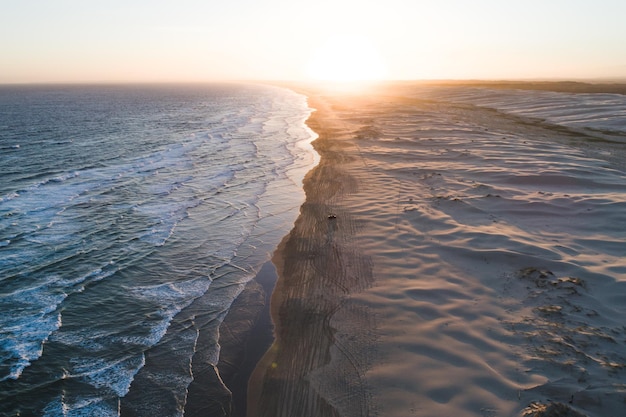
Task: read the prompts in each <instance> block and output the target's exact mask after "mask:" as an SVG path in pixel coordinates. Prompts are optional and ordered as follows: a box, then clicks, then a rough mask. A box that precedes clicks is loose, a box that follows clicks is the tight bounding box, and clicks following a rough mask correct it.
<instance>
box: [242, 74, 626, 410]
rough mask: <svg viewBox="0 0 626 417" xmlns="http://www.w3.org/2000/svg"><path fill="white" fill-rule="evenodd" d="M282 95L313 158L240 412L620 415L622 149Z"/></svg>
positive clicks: (461, 114)
mask: <svg viewBox="0 0 626 417" xmlns="http://www.w3.org/2000/svg"><path fill="white" fill-rule="evenodd" d="M295 89H296V90H297V91H300V92H303V93H305V94H307V96H308V97H309V104H310V106H311V107H313V108H315V109H316V110H317V111H316V112H314V113H313V115H312V116H311V118H310V119H309V121H308V123H309V125H310V127H311V128H312V129H313V130H314V131H315V132H317V133H318V134H319V139H317V140H316V142H315V143H314V146H315V149H316V150H317V152H319V154H320V156H321V160H320V163H319V165H318V166H317V167H316V168H315V169H314V170H312V171H311V172H310V173H309V174H308V175H307V177H306V179H305V182H304V188H305V191H306V202H305V203H304V205H303V206H302V208H301V213H300V217H299V219H298V220H297V222H296V224H295V227H294V229H293V230H292V232H291V233H290V234H289V235H288V236H287V237H286V238H285V239H284V240H283V242H282V243H281V245H280V247H279V249H278V250H277V251H276V253H275V256H274V259H273V262H274V264H275V265H276V268H277V270H278V274H279V280H278V283H277V286H276V289H275V291H274V293H273V298H272V317H273V320H274V323H275V338H276V339H275V342H274V344H273V345H272V347H271V348H270V350H269V351H268V353H267V354H266V355H265V356H264V358H263V360H262V361H261V362H260V363H259V365H258V366H257V368H256V370H255V372H254V374H253V377H252V378H251V380H250V384H249V397H248V416H250V417H256V416H261V417H270V416H271V417H280V416H285V417H294V416H298V417H308V416H311V417H313V416H315V417H324V416H345V417H348V416H349V417H353V416H381V417H383V416H385V417H386V416H424V417H426V416H428V417H430V416H436V415H439V416H454V417H464V416H520V415H522V414H525V415H543V414H541V413H542V410H544V411H545V409H547V408H548V407H547V406H543V405H541V404H549V402H550V401H553V402H559V403H562V404H564V405H563V407H566V408H570V409H571V410H572V413H573V410H577V411H578V412H580V413H582V414H583V415H588V416H598V417H599V416H620V415H625V414H624V412H625V411H624V410H626V369H625V366H626V347H625V344H626V327H625V326H626V321H625V319H624V317H626V315H625V313H626V311H625V310H626V256H624V255H625V254H626V244H625V243H624V242H625V241H626V232H625V231H626V174H625V173H624V169H623V165H621V166H620V165H619V162H615V161H620V160H621V161H623V160H624V156H625V154H624V149H623V148H624V145H616V144H611V143H605V142H599V141H590V140H586V139H587V138H584V137H580V134H572V133H571V132H568V131H567V130H563V129H550V128H549V126H545V125H534V124H532V123H528V121H527V120H521V119H517V118H515V117H512V116H505V115H503V114H501V113H498V112H494V111H491V110H489V109H481V108H476V107H472V106H468V105H452V104H449V103H442V102H437V101H433V100H422V99H420V95H419V88H418V87H416V88H412V86H410V85H406V84H404V85H402V86H401V87H397V86H396V87H394V86H387V87H385V88H382V87H380V88H377V89H376V90H368V91H361V92H345V91H344V92H337V91H332V90H325V89H322V88H313V87H310V86H309V87H304V86H298V87H296V88H295ZM603 155H610V156H611V157H610V158H608V157H607V158H603ZM559 407H561V406H559ZM552 409H554V408H552ZM571 415H576V414H571Z"/></svg>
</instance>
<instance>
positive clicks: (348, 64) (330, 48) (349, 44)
mask: <svg viewBox="0 0 626 417" xmlns="http://www.w3.org/2000/svg"><path fill="white" fill-rule="evenodd" d="M385 72H386V71H385V65H384V62H383V60H382V58H381V57H380V55H379V54H378V51H377V50H376V48H375V47H374V45H373V44H372V43H371V42H369V41H368V40H367V38H365V37H360V36H356V35H335V36H332V37H330V38H328V39H327V40H326V42H325V43H323V44H322V45H320V46H319V47H318V48H317V49H316V50H315V51H313V54H312V56H311V60H310V62H309V68H308V75H309V77H311V78H313V79H315V80H319V81H333V82H358V81H374V80H381V79H383V78H384V77H385V75H386V74H385Z"/></svg>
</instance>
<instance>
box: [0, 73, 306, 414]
mask: <svg viewBox="0 0 626 417" xmlns="http://www.w3.org/2000/svg"><path fill="white" fill-rule="evenodd" d="M309 113H310V110H309V109H308V107H307V104H306V100H305V98H304V97H303V96H300V95H297V94H295V93H293V92H291V91H288V90H285V89H281V88H276V87H269V86H259V85H236V84H233V85H186V86H183V85H171V86H167V85H161V86H147V85H146V86H132V85H127V86H113V85H108V86H106V85H103V86H4V87H0V415H18V414H21V415H45V416H61V415H63V416H65V415H67V416H96V415H97V416H117V415H119V414H120V409H121V405H120V404H121V403H122V399H123V398H124V397H126V396H127V394H128V393H129V391H131V390H132V389H133V388H132V386H133V381H134V379H135V378H136V377H137V375H138V373H139V372H142V374H145V375H147V377H146V378H148V379H149V380H151V381H152V385H158V386H159V387H160V390H161V391H160V392H159V395H158V396H154V397H153V398H147V399H144V400H145V401H146V402H147V403H148V404H150V407H147V408H146V407H143V410H144V411H143V412H144V413H145V415H150V413H152V412H156V410H161V411H159V413H158V415H161V416H165V415H182V413H183V410H184V406H185V399H186V392H187V387H188V386H189V384H190V383H191V381H192V380H193V361H192V358H193V355H194V352H195V351H196V350H197V348H198V346H197V341H198V339H199V337H200V336H201V333H202V332H205V333H206V332H208V333H210V334H209V335H208V336H207V335H206V334H205V335H204V339H205V340H207V339H208V340H214V341H215V343H213V344H211V345H210V346H204V347H203V348H204V349H205V350H207V349H208V351H209V353H208V355H209V359H210V360H211V361H212V362H213V363H214V364H217V361H218V358H219V344H218V343H217V339H218V330H219V323H221V321H222V320H223V319H224V317H225V315H226V314H227V313H228V311H229V307H230V306H231V304H232V303H233V301H234V300H235V299H236V297H237V296H238V294H239V293H240V292H241V291H242V289H243V287H244V286H245V284H246V283H247V282H248V281H249V280H251V279H252V278H253V277H254V276H255V274H256V272H257V271H258V270H259V268H260V267H261V265H262V264H263V263H264V262H266V261H267V259H268V258H269V256H270V254H271V252H272V251H273V249H274V248H275V247H276V245H277V244H278V242H279V241H280V239H281V238H282V236H284V235H285V234H286V233H287V232H288V231H289V229H290V228H291V226H292V224H293V221H294V220H295V218H296V216H297V213H298V208H299V206H300V204H301V203H302V201H303V199H304V194H303V192H302V189H301V181H302V178H303V176H304V174H305V173H306V172H307V171H308V170H309V169H310V168H311V167H312V166H313V164H314V163H315V157H314V152H313V151H312V148H311V146H310V141H311V140H312V139H313V133H312V132H311V131H310V130H309V129H308V128H307V127H306V126H305V124H304V121H305V120H306V118H307V117H308V115H309ZM181 317H183V318H184V320H183V319H180V318H181ZM177 318H179V320H178V324H177V325H176V326H174V324H175V323H176V322H177V321H176V320H177ZM162 345H167V346H170V347H171V348H170V349H169V352H170V353H169V354H167V355H164V356H162V357H160V360H157V361H152V362H153V363H150V362H149V363H147V362H146V357H147V356H148V355H149V354H150V352H153V351H154V350H155V349H158V348H159V346H162ZM146 378H144V380H145V379H146ZM136 389H142V388H141V387H136ZM135 397H141V396H135ZM142 401H143V400H142ZM130 406H131V408H132V404H131V405H130ZM134 409H135V410H141V409H142V408H141V407H135V408H134ZM153 415H156V414H153Z"/></svg>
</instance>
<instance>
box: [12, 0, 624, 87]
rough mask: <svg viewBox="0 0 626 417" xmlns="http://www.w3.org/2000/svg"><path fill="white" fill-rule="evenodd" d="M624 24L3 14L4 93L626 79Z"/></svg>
mask: <svg viewBox="0 0 626 417" xmlns="http://www.w3.org/2000/svg"><path fill="white" fill-rule="evenodd" d="M625 19H626V1H625V0H585V1H583V0H520V1H506V0H432V1H431V0H428V1H427V0H377V1H368V0H315V1H306V2H305V1H300V0H176V1H173V0H168V1H164V0H106V1H102V0H100V1H95V0H94V1H90V0H0V83H13V82H68V81H69V82H85V81H203V80H216V79H220V80H221V79H289V80H293V79H306V78H307V77H309V76H311V75H314V76H315V75H316V74H317V75H319V74H321V73H324V72H326V73H329V74H330V75H329V76H330V77H332V76H333V74H334V72H333V71H335V70H334V68H336V67H337V66H340V65H343V66H346V65H348V64H347V63H346V62H341V61H342V60H348V59H349V61H350V62H351V64H350V65H352V66H350V67H346V68H344V73H345V72H351V73H356V72H358V71H359V69H358V68H365V67H369V68H376V72H375V76H386V77H387V78H391V79H424V78H427V79H433V78H438V79H441V78H447V79H450V78H456V79H459V78H463V79H467V78H498V79H504V78H508V79H513V78H566V79H580V78H591V77H621V78H626V23H625ZM333 48H334V49H333ZM343 51H345V54H344V53H343ZM312 68H317V70H315V69H312ZM316 71H317V72H316ZM343 75H344V76H345V74H343Z"/></svg>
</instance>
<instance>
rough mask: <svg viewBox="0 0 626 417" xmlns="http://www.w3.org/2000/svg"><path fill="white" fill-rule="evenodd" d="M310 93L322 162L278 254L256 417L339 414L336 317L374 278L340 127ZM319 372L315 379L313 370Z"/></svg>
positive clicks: (255, 379) (252, 388) (256, 384)
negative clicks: (331, 387) (346, 198)
mask: <svg viewBox="0 0 626 417" xmlns="http://www.w3.org/2000/svg"><path fill="white" fill-rule="evenodd" d="M296 91H298V92H302V91H301V90H298V89H296ZM307 96H308V97H309V106H310V107H312V108H314V109H315V111H314V112H313V113H312V115H311V117H310V118H309V119H308V120H307V124H308V126H309V127H310V128H311V129H312V130H313V131H315V132H316V133H317V134H318V138H317V139H316V140H315V141H314V142H313V143H312V145H313V147H314V148H315V150H316V151H317V152H318V154H319V155H320V161H319V163H318V165H317V166H316V167H315V168H313V170H311V171H310V172H309V173H308V174H307V175H306V177H305V179H304V181H303V187H304V190H305V193H306V201H305V202H304V204H303V205H302V207H301V210H300V216H299V217H298V219H297V220H296V223H295V225H294V228H293V229H292V230H291V232H290V233H289V234H288V235H287V236H286V237H285V238H284V239H283V241H282V242H281V244H280V245H279V247H278V248H277V250H276V251H275V253H274V257H273V259H272V261H273V263H274V264H275V265H276V269H277V271H278V276H279V279H278V282H277V285H276V288H275V290H274V292H273V294H272V301H271V312H272V319H273V321H274V324H275V341H274V344H273V345H272V347H271V348H270V350H269V351H268V352H267V353H266V355H265V356H264V357H263V359H262V360H261V362H259V365H258V366H257V368H256V369H255V371H254V373H253V375H252V377H251V379H250V383H249V397H248V415H249V416H265V415H274V416H294V415H301V416H305V415H311V416H313V415H316V416H327V415H335V413H336V411H335V408H337V407H338V405H337V404H332V405H331V404H329V403H328V399H327V398H324V397H323V396H322V395H320V393H319V390H320V388H321V385H324V384H325V385H328V384H327V383H328V379H326V378H325V377H324V376H323V374H324V371H323V370H324V368H325V367H327V366H328V365H329V363H330V362H332V356H333V350H334V349H336V348H337V347H338V346H337V340H336V339H335V332H336V329H334V328H333V326H332V325H331V323H330V322H331V320H332V319H333V316H334V315H335V314H336V312H337V310H338V309H339V308H340V307H342V304H343V303H344V302H345V300H346V298H347V297H348V296H349V295H350V294H351V293H352V292H355V291H357V290H358V289H359V288H364V287H366V286H367V285H369V283H370V280H371V268H370V263H369V260H368V259H367V258H366V257H364V256H363V255H362V254H360V253H358V251H355V249H356V247H355V246H352V245H351V243H352V242H353V240H354V238H355V237H354V232H355V230H356V227H357V225H356V224H355V221H354V219H352V218H351V216H350V214H349V213H348V212H346V211H345V208H344V207H343V204H342V196H343V195H345V194H346V193H350V192H351V191H352V188H353V187H354V185H355V182H354V180H353V178H351V176H350V175H349V174H348V172H347V171H346V170H344V169H343V168H342V166H343V164H344V163H346V162H348V161H347V159H346V157H347V155H346V154H345V153H344V151H343V149H342V142H341V140H340V139H341V138H340V137H338V136H337V135H338V134H339V133H340V132H341V130H340V129H338V128H337V127H336V126H333V125H332V123H330V124H329V121H330V120H331V112H330V111H329V109H328V108H327V104H325V102H324V101H322V100H316V97H315V96H314V95H311V94H307ZM338 139H339V140H338ZM345 259H350V261H351V262H350V265H347V264H344V263H343V261H344V260H345ZM364 324H365V326H363V330H366V327H367V325H369V323H364ZM352 368H353V369H348V370H345V371H346V372H350V371H352V372H354V373H355V376H356V378H355V379H356V383H357V385H358V383H359V381H358V376H359V371H360V370H359V369H355V367H354V366H353V367H352ZM337 369H338V370H342V368H341V366H340V367H339V368H337ZM319 370H322V372H321V375H320V379H319V381H315V380H314V378H312V377H311V375H310V374H311V373H312V372H316V371H319ZM307 375H308V376H307ZM305 376H306V377H305ZM361 382H362V381H361ZM357 391H359V392H358V393H357V394H356V396H355V397H353V400H356V401H352V403H351V404H349V405H348V406H351V407H356V408H363V407H364V404H363V401H365V400H366V398H365V395H366V392H365V390H364V389H362V387H361V389H357ZM357 397H358V398H357ZM344 407H345V405H344Z"/></svg>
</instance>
